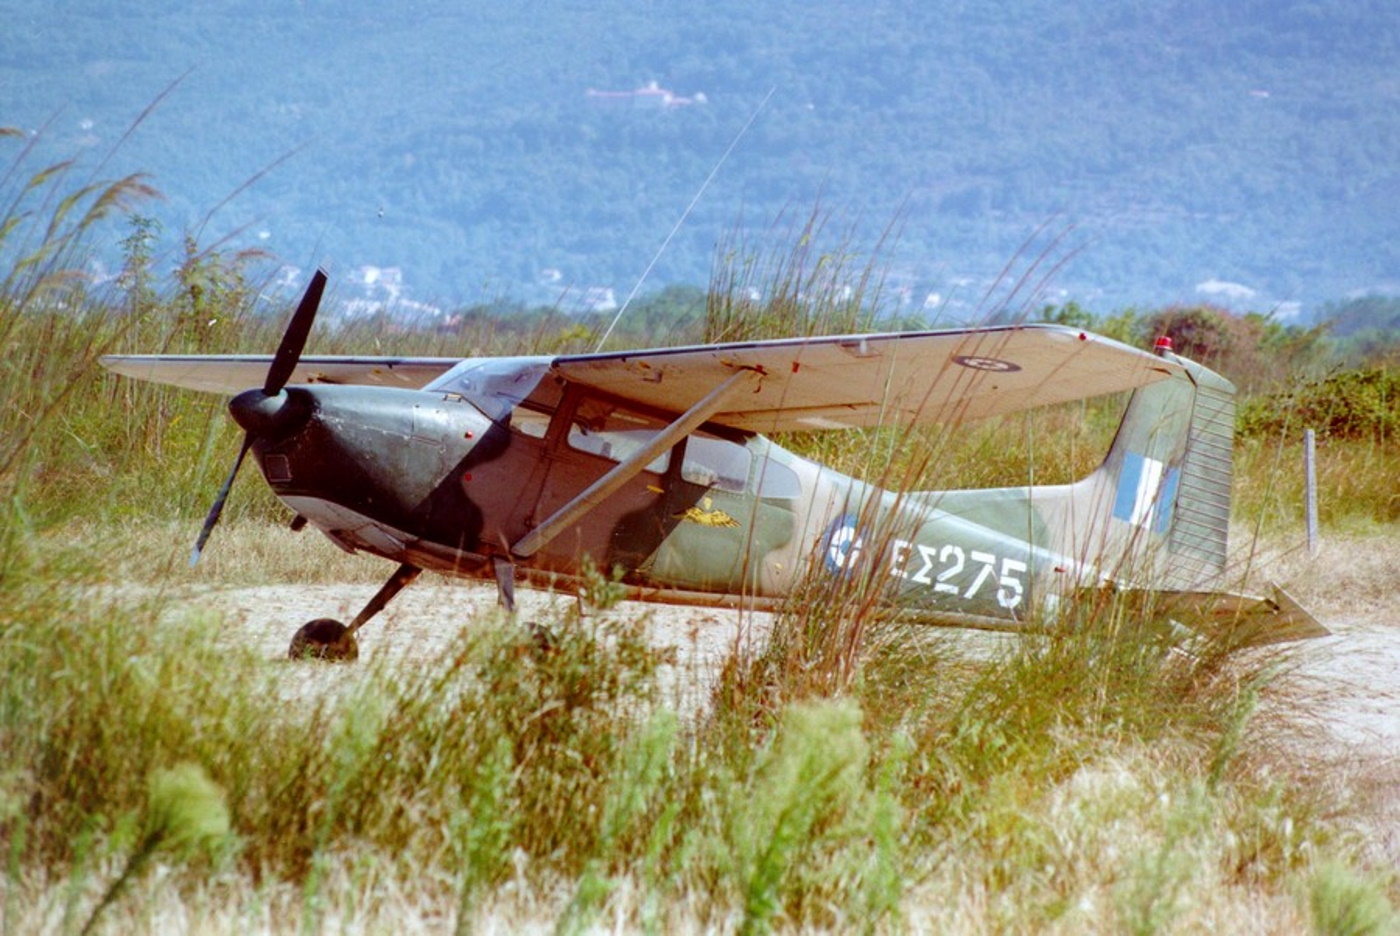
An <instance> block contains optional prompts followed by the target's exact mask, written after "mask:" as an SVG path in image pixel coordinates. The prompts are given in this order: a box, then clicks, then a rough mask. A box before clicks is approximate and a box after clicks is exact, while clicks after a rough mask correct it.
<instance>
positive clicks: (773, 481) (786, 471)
mask: <svg viewBox="0 0 1400 936" xmlns="http://www.w3.org/2000/svg"><path fill="white" fill-rule="evenodd" d="M756 480H757V482H758V483H757V485H756V487H757V488H758V496H759V497H801V496H802V481H801V480H800V479H799V478H798V477H797V472H795V471H793V470H792V469H791V468H789V467H788V466H787V465H784V464H782V463H781V462H778V461H776V460H774V459H772V458H762V459H760V461H759V463H758V478H757V479H756Z"/></svg>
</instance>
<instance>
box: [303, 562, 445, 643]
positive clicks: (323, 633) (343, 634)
mask: <svg viewBox="0 0 1400 936" xmlns="http://www.w3.org/2000/svg"><path fill="white" fill-rule="evenodd" d="M422 571H423V570H422V569H420V568H418V567H417V566H416V565H410V564H409V563H407V562H405V563H404V564H403V565H401V566H399V567H398V568H397V569H395V570H394V574H393V575H391V576H389V581H387V582H385V583H384V584H383V585H382V586H381V587H380V589H379V591H377V592H375V593H374V597H373V598H371V599H370V600H369V603H368V604H366V605H365V606H364V607H363V608H362V609H360V613H359V614H357V615H355V620H353V621H351V622H350V625H349V626H348V627H347V626H346V625H344V624H342V623H340V622H339V621H336V620H333V619H332V618H317V619H316V620H314V621H308V622H306V623H305V624H303V625H302V626H301V627H300V628H298V630H297V632H296V633H295V634H293V635H292V645H291V646H290V647H288V648H287V657H288V658H289V659H293V660H326V661H328V662H332V663H352V662H354V661H355V660H357V659H359V657H360V648H359V645H358V644H356V643H355V631H357V630H359V629H360V628H361V627H362V626H363V625H364V624H365V623H366V622H367V621H369V619H370V618H372V617H374V616H375V615H376V614H378V613H379V612H380V611H383V610H384V606H385V605H387V604H388V603H389V602H390V601H393V600H394V596H395V595H397V594H398V593H399V592H401V591H403V589H404V587H405V586H407V585H408V584H409V583H411V582H412V581H413V580H414V579H416V578H418V576H419V574H421V573H422Z"/></svg>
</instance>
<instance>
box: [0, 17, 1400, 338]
mask: <svg viewBox="0 0 1400 936" xmlns="http://www.w3.org/2000/svg"><path fill="white" fill-rule="evenodd" d="M10 7H11V9H9V10H8V11H6V13H5V21H6V24H7V25H6V28H5V29H4V30H3V31H0V125H11V126H19V127H23V128H26V129H39V128H43V134H42V139H41V141H40V144H39V153H38V154H36V156H35V157H33V158H36V159H38V160H39V162H42V160H43V159H57V158H60V157H62V156H67V155H71V154H73V153H74V152H75V151H82V152H84V153H85V154H86V157H85V158H86V159H87V160H88V161H90V162H91V163H93V164H94V165H95V164H96V163H97V161H98V160H99V159H100V158H102V157H103V156H105V155H106V154H108V153H109V152H110V151H111V150H112V148H113V147H114V146H116V144H117V142H118V140H119V139H120V138H121V137H122V135H123V133H124V132H125V131H126V129H127V128H128V127H129V125H130V124H131V123H132V121H133V120H135V118H136V117H137V116H138V115H139V114H140V113H141V112H142V110H143V109H144V108H146V107H147V105H149V104H150V103H151V102H152V101H153V100H154V99H155V98H156V97H157V95H159V94H160V92H161V91H162V89H164V88H165V87H166V86H167V85H169V84H170V83H171V82H172V81H173V80H175V79H176V78H178V77H179V76H181V75H184V78H183V80H181V81H180V82H179V84H178V85H177V86H176V87H175V88H174V90H173V91H172V92H171V93H170V94H169V95H168V96H167V97H166V98H165V99H163V100H162V101H161V102H160V103H159V105H158V106H157V107H156V108H155V109H154V111H153V112H152V113H151V114H150V115H149V116H148V117H147V119H145V121H144V122H143V123H142V124H141V126H140V127H139V128H138V129H137V130H136V132H135V133H134V134H132V136H131V137H130V138H129V139H127V140H126V141H124V142H122V143H121V145H120V146H119V147H118V148H117V150H116V152H115V154H114V155H112V156H111V158H110V161H109V162H108V163H106V165H105V166H104V167H103V173H104V174H105V175H117V174H120V173H124V172H127V171H131V170H134V169H143V170H147V171H149V172H150V173H152V174H153V176H154V181H155V183H156V185H157V186H158V187H159V188H161V189H162V191H163V192H164V193H165V194H166V196H167V200H166V201H165V202H163V203H160V204H157V205H153V206H151V207H150V209H149V213H150V214H153V215H156V216H157V217H159V218H160V220H161V221H162V223H163V225H164V228H165V231H166V233H167V236H168V240H169V241H170V243H171V245H174V244H176V243H177V242H178V237H177V236H176V235H178V234H179V233H181V232H183V231H186V230H191V231H196V230H197V231H198V236H199V239H200V241H201V243H206V244H209V243H214V242H216V241H218V240H219V239H220V238H224V237H230V241H229V244H230V245H239V246H253V245H261V246H263V247H265V248H266V249H268V250H270V251H273V252H275V253H276V254H277V256H279V257H280V258H281V259H282V260H284V261H285V262H286V263H288V264H291V265H293V266H297V267H303V268H305V267H309V266H310V265H312V264H314V263H325V264H328V265H329V266H330V268H331V269H332V271H333V272H334V273H335V274H336V275H337V276H338V277H340V278H341V279H342V281H345V280H348V279H349V278H350V277H352V276H353V275H354V274H355V273H356V271H357V270H358V269H359V268H360V267H362V266H365V265H372V266H375V267H379V268H398V269H399V270H401V281H398V282H396V281H394V280H393V279H392V278H389V277H386V278H383V279H381V282H387V283H388V286H389V288H391V289H397V290H399V291H400V292H401V294H402V295H405V296H412V297H415V298H418V299H422V300H428V301H435V302H439V303H444V304H464V303H471V302H475V301H479V300H481V299H483V298H493V297H498V296H511V297H518V298H523V299H526V300H528V301H549V300H551V299H552V298H554V297H556V296H557V295H559V293H560V292H561V291H562V290H563V289H565V288H566V287H572V288H573V289H574V296H575V297H577V296H579V295H581V294H582V291H583V290H585V289H589V288H596V290H595V292H594V294H593V295H594V298H597V297H599V296H602V295H604V294H605V290H606V289H608V288H611V289H612V290H613V291H614V294H615V295H616V297H617V298H618V299H621V298H622V297H623V296H624V295H625V294H626V292H627V291H628V290H629V289H631V288H632V287H633V285H634V284H635V283H636V282H637V279H638V277H639V276H641V274H642V272H643V270H644V269H645V268H646V267H647V265H648V263H649V262H650V261H651V260H652V258H653V256H654V255H655V254H656V252H657V251H658V249H659V248H660V247H661V245H662V243H663V242H664V241H665V240H666V238H667V236H668V234H669V233H670V232H671V231H672V229H673V227H675V226H676V225H677V222H678V221H680V219H681V218H682V216H683V215H684V216H685V220H684V222H683V223H681V224H680V226H679V229H678V231H677V233H676V235H675V237H674V239H673V240H672V241H671V243H670V244H669V246H668V247H667V248H666V250H665V251H664V252H662V253H661V255H660V257H659V259H657V261H656V264H655V269H654V270H653V271H652V273H651V275H650V278H649V279H648V281H647V287H648V288H649V289H650V288H660V287H661V286H662V285H665V284H666V283H671V282H685V283H698V284H703V283H705V282H706V281H707V280H708V278H709V274H710V269H711V266H712V264H713V262H714V259H715V245H716V244H717V243H719V242H726V243H735V242H738V243H742V244H744V245H746V246H748V247H750V248H753V247H755V246H757V247H761V248H762V249H764V250H768V249H771V248H772V247H774V246H776V245H779V244H781V243H782V240H783V238H784V237H790V236H792V235H791V234H789V233H787V232H788V231H789V229H790V228H791V226H792V225H793V224H796V223H800V221H801V220H803V219H805V217H806V216H807V215H808V214H809V213H810V212H811V211H812V210H813V208H814V207H815V206H816V205H818V204H820V205H821V206H823V208H824V209H825V210H827V211H829V212H830V213H831V216H832V220H831V222H830V224H829V229H828V234H827V237H828V238H829V239H830V241H831V245H832V249H836V248H838V247H840V246H841V245H842V244H843V243H845V244H847V246H849V247H850V248H851V249H854V250H856V251H857V252H861V253H868V252H869V251H871V250H872V249H873V248H874V246H875V244H876V242H877V240H878V238H879V236H880V234H881V232H882V231H884V230H885V229H886V228H888V227H891V226H893V227H895V228H896V229H897V237H895V238H894V239H893V240H892V242H891V243H889V244H887V245H886V247H885V248H884V249H883V251H882V253H881V256H882V257H883V258H884V261H885V262H886V264H887V266H888V269H889V271H890V273H889V275H890V280H891V283H892V285H893V286H895V287H898V288H901V289H903V290H904V291H905V293H906V294H907V296H908V297H909V301H910V303H912V304H914V305H916V306H917V305H918V304H921V303H923V302H924V301H925V298H926V297H927V296H928V295H929V294H930V293H933V294H937V296H939V297H941V298H942V299H943V300H944V301H945V302H947V301H951V305H950V306H949V308H950V309H951V310H952V311H953V312H954V313H956V311H957V309H958V308H966V307H971V306H975V305H977V304H978V303H979V302H980V301H981V299H982V297H983V295H984V293H985V292H986V290H987V288H988V283H989V282H991V281H992V280H994V279H995V278H996V277H997V276H998V274H999V273H1000V271H1002V269H1003V268H1004V267H1005V266H1006V265H1007V264H1008V263H1009V262H1011V263H1012V267H1013V268H1012V273H1011V275H1010V278H1009V280H1007V281H1006V282H1005V283H1004V285H1003V287H1002V290H1001V292H1000V293H999V294H998V295H1001V296H1003V297H1004V296H1005V295H1006V294H1007V293H1009V292H1010V291H1011V287H1010V285H1008V284H1009V283H1014V282H1015V281H1016V280H1017V279H1018V278H1020V277H1022V276H1026V278H1027V280H1028V282H1029V283H1031V284H1035V283H1039V282H1040V281H1041V279H1042V278H1043V276H1044V275H1045V274H1047V273H1049V272H1052V271H1053V276H1052V277H1051V287H1052V289H1053V290H1055V291H1054V292H1052V293H1048V294H1047V295H1046V297H1047V298H1051V299H1059V298H1073V299H1076V300H1078V301H1080V302H1081V303H1084V304H1087V305H1089V306H1090V307H1091V308H1095V309H1098V310H1107V309H1111V308H1113V307H1117V306H1120V305H1124V304H1129V303H1144V304H1153V305H1159V304H1164V303H1169V302H1175V301H1196V300H1200V299H1210V300H1215V301H1224V302H1228V303H1231V304H1234V305H1236V306H1242V305H1243V306H1248V307H1251V308H1256V309H1260V310H1267V309H1269V308H1274V307H1277V306H1279V305H1280V304H1282V303H1301V304H1303V305H1305V306H1307V307H1309V308H1312V307H1317V306H1320V305H1321V304H1322V303H1324V302H1328V301H1336V300H1339V299H1341V298H1344V297H1346V296H1348V295H1351V294H1354V293H1356V292H1358V291H1367V290H1385V289H1394V288H1397V286H1398V285H1400V212H1397V211H1396V210H1395V206H1397V205H1400V71H1397V67H1396V66H1397V63H1400V7H1397V6H1396V5H1395V4H1394V3H1392V2H1389V0H1346V2H1335V3H1319V2H1274V0H1270V2H1263V0H1260V2H1252V0H1234V2H1225V3H1220V2H1206V0H1182V2H1174V3H1173V2H1167V3H1162V2H1154V3H1146V2H1140V3H1132V2H1120V3H1114V4H1100V3H1092V2H1088V0H1070V2H1049V0H1044V2H1040V0H1020V2H1015V0H1001V2H995V0H991V2H988V0H983V2H961V0H942V2H919V3H915V2H883V0H872V2H867V3H863V4H859V5H854V4H836V3H830V2H822V3H795V2H789V0H779V2H769V3H758V4H755V3H748V2H745V3H740V2H737V0H715V2H709V3H705V4H679V3H663V2H659V0H656V2H634V3H628V4H620V3H593V4H586V3H580V2H568V0H542V2H533V3H531V2H526V3H520V4H499V3H481V2H475V3H471V2H468V3H462V2H457V3H445V2H418V3H405V4H383V3H378V2H375V3H370V2H364V0H354V2H339V3H331V2H317V0H302V2H293V3H285V2H284V3H271V2H266V0H242V2H230V3H226V4H222V5H217V6H215V5H203V4H189V3H174V2H165V3H162V2H154V3H145V4H142V5H140V6H139V8H137V7H136V5H113V4H108V3H98V2H93V0H70V2H68V3H66V4H62V5H50V4H41V3H38V2H26V3H22V4H18V5H16V4H13V3H12V4H10ZM770 91H771V97H768V95H769V93H770ZM765 99H766V100H767V103H766V104H764V101H765ZM750 120H752V125H751V126H750V128H749V129H748V130H747V132H746V133H743V134H742V137H741V130H742V129H743V128H744V126H745V125H746V123H748V122H749V121H750ZM736 141H737V142H736ZM5 143H6V149H5V155H6V157H7V158H8V157H9V156H10V155H11V154H13V153H18V152H19V148H20V146H21V145H22V142H21V141H17V140H7V141H5ZM731 146H733V151H732V153H731V154H730V155H729V156H728V158H727V159H725V158H724V154H725V152H726V150H727V149H728V148H729V147H731ZM38 164H39V163H38V162H36V163H35V167H37V165H38ZM264 170H266V172H265V174H262V175H261V176H260V177H258V176H259V174H260V173H263V172H264ZM711 173H713V180H712V181H711V182H710V183H709V185H708V187H707V188H705V190H704V192H703V194H701V195H700V197H699V198H698V199H697V198H696V196H697V193H699V192H700V190H701V187H702V184H703V183H704V182H705V180H706V179H707V177H709V176H710V175H711ZM254 177H258V178H257V179H256V181H255V182H254V183H253V184H252V185H251V186H249V187H248V188H247V189H246V190H244V191H239V189H240V186H243V185H244V184H245V183H246V182H248V181H249V180H250V179H253V178H254ZM235 192H237V193H238V194H237V196H236V197H235V198H233V200H232V201H230V202H229V203H228V204H226V205H223V206H222V207H219V208H218V210H217V211H216V212H215V213H214V214H213V216H212V218H209V219H208V221H207V223H205V216H206V215H207V214H208V212H210V211H211V210H213V209H214V208H216V206H219V205H220V203H221V202H223V201H224V200H225V199H226V198H227V197H228V196H229V195H231V194H233V193H235ZM693 199H694V200H695V204H694V207H693V209H692V210H690V211H689V213H688V214H686V211H687V207H688V206H689V205H690V204H691V202H692V200H693ZM1037 231H1040V233H1039V234H1037V233H1036V232H1037ZM120 233H121V232H114V233H113V236H112V239H113V241H114V242H115V240H117V239H118V238H119V237H120ZM1027 244H1029V246H1028V247H1027V248H1026V250H1025V251H1024V252H1023V253H1022V255H1021V258H1020V260H1019V261H1016V260H1015V258H1016V256H1017V252H1018V250H1021V248H1022V246H1023V245H1027ZM172 249H173V247H172ZM1042 253H1044V259H1043V260H1041V262H1040V264H1039V265H1038V266H1035V265H1034V264H1035V261H1036V258H1037V257H1039V256H1041V254H1042ZM1020 298H1021V299H1025V298H1027V290H1023V291H1022V292H1021V294H1020Z"/></svg>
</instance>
